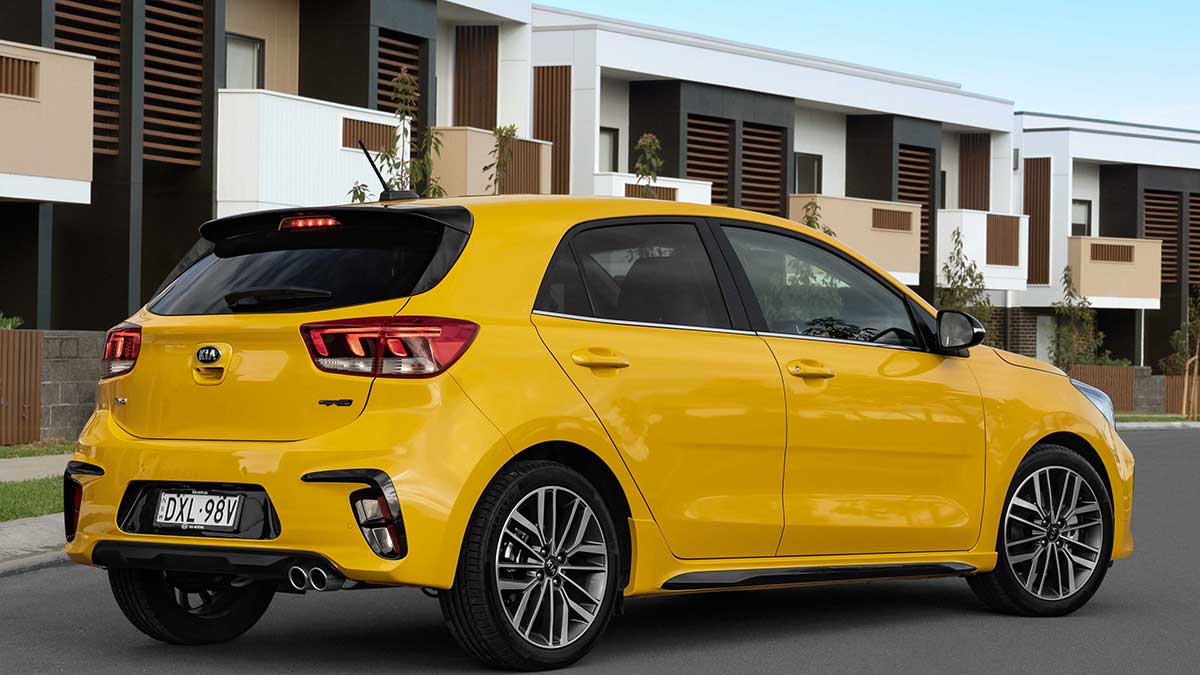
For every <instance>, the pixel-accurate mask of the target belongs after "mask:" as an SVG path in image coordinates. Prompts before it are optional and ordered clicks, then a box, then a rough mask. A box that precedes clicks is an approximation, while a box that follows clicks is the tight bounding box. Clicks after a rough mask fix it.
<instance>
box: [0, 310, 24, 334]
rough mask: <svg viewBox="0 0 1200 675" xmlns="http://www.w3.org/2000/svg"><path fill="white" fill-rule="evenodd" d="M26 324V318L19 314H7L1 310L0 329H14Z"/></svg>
mask: <svg viewBox="0 0 1200 675" xmlns="http://www.w3.org/2000/svg"><path fill="white" fill-rule="evenodd" d="M24 325H25V320H24V319H22V318H21V317H19V316H5V315H4V312H0V330H14V329H17V328H20V327H21V326H24Z"/></svg>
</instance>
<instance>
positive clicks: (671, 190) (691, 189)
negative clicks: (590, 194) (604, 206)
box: [593, 171, 712, 204]
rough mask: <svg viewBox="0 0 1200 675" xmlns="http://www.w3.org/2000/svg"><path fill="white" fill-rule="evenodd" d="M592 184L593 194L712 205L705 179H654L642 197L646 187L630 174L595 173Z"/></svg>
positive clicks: (709, 185)
mask: <svg viewBox="0 0 1200 675" xmlns="http://www.w3.org/2000/svg"><path fill="white" fill-rule="evenodd" d="M593 185H594V188H593V190H594V192H595V194H597V195H610V196H613V197H639V198H649V199H663V200H666V201H675V202H691V203H693V204H711V203H712V183H710V182H708V181H706V180H691V179H687V178H670V177H667V176H659V177H658V180H657V181H655V183H654V184H653V185H651V186H649V187H650V190H649V194H644V192H645V187H646V186H644V185H642V186H639V185H638V184H637V176H635V175H633V174H631V173H615V172H609V171H603V172H600V173H597V174H595V176H594V179H593Z"/></svg>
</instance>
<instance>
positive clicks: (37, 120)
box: [0, 40, 115, 204]
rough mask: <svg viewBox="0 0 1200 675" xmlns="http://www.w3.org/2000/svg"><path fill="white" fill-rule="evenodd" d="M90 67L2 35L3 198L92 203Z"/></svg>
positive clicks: (89, 62)
mask: <svg viewBox="0 0 1200 675" xmlns="http://www.w3.org/2000/svg"><path fill="white" fill-rule="evenodd" d="M94 65H95V59H93V58H92V57H90V56H81V55H78V54H71V53H69V52H63V51H57V50H54V49H43V48H41V47H32V46H29V45H23V44H18V43H15V42H6V41H3V40H0V120H4V124H2V125H0V149H2V150H0V201H3V200H8V199H24V200H30V201H38V202H59V203H67V204H88V203H90V202H91V200H92V133H93V127H92V125H93V121H92V71H93V67H94ZM102 119H104V120H105V124H107V123H108V122H115V120H108V119H107V118H102Z"/></svg>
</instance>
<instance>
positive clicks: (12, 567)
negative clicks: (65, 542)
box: [0, 547, 71, 578]
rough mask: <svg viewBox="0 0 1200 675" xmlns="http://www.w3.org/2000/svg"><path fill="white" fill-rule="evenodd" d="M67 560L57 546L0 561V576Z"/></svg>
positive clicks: (30, 570)
mask: <svg viewBox="0 0 1200 675" xmlns="http://www.w3.org/2000/svg"><path fill="white" fill-rule="evenodd" d="M69 562H71V561H70V560H69V559H68V558H67V554H66V553H63V550H62V547H57V548H53V549H50V550H48V551H43V552H41V553H33V554H30V555H27V556H22V557H20V558H15V559H13V560H6V561H4V562H0V578H3V577H7V576H11V575H13V574H20V573H22V572H32V571H34V570H40V569H43V568H45V567H56V566H58V565H65V564H67V563H69Z"/></svg>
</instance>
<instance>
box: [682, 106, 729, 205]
mask: <svg viewBox="0 0 1200 675" xmlns="http://www.w3.org/2000/svg"><path fill="white" fill-rule="evenodd" d="M732 159H733V122H732V121H730V120H723V119H716V118H712V117H700V116H698V115H688V118H687V177H688V178H691V179H693V180H706V181H709V182H711V183H712V203H713V204H721V205H724V206H729V205H730V203H729V173H730V171H729V169H730V165H731V164H732Z"/></svg>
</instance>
